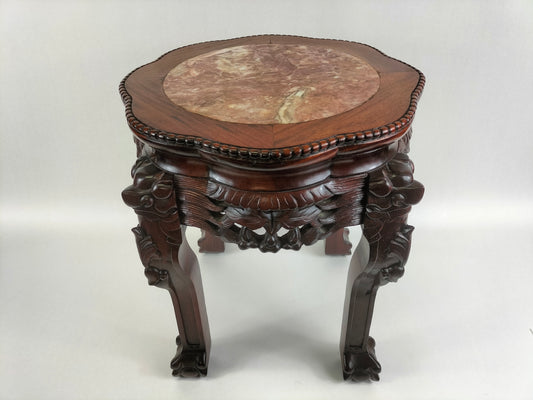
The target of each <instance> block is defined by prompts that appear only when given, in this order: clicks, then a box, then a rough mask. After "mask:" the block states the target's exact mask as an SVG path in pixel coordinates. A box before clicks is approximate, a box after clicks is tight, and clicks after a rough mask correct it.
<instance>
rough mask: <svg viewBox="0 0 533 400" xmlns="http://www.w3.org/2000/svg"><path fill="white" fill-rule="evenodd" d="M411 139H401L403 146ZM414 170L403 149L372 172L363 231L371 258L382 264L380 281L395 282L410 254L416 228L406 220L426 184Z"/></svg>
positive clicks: (405, 147)
mask: <svg viewBox="0 0 533 400" xmlns="http://www.w3.org/2000/svg"><path fill="white" fill-rule="evenodd" d="M408 139H409V138H408V137H407V139H406V140H405V141H404V142H403V143H400V149H401V150H403V151H407V150H408ZM413 172H414V165H413V163H412V162H411V160H410V159H409V157H408V156H407V154H405V153H403V152H400V153H398V154H396V156H395V157H394V158H393V159H392V160H391V161H389V162H388V163H387V164H386V165H385V166H384V167H383V168H381V169H380V170H378V171H374V172H372V173H370V174H369V191H368V199H367V204H366V210H365V217H364V220H363V234H364V235H365V237H366V238H367V240H368V242H369V244H370V247H371V249H373V252H372V253H373V254H374V256H373V257H374V259H373V260H371V261H374V263H377V264H374V265H380V266H381V269H380V277H379V279H380V284H385V283H388V282H396V281H397V280H398V279H399V278H400V277H401V276H402V275H403V272H404V265H405V262H406V261H407V258H408V257H409V250H410V247H411V233H412V231H413V229H414V228H413V227H412V226H411V225H408V224H407V215H408V214H409V211H410V210H411V206H412V205H414V204H416V203H418V202H419V201H420V200H421V199H422V196H423V194H424V187H423V186H422V184H421V183H419V182H417V181H415V180H414V179H413ZM371 257H372V255H371Z"/></svg>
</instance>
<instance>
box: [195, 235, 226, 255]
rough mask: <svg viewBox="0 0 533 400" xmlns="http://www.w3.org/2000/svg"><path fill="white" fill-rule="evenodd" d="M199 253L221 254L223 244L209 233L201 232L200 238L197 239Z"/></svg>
mask: <svg viewBox="0 0 533 400" xmlns="http://www.w3.org/2000/svg"><path fill="white" fill-rule="evenodd" d="M198 248H199V251H200V253H223V252H224V242H223V241H222V240H221V239H220V238H219V237H218V236H216V235H214V234H212V233H211V232H208V231H204V230H202V237H200V239H198Z"/></svg>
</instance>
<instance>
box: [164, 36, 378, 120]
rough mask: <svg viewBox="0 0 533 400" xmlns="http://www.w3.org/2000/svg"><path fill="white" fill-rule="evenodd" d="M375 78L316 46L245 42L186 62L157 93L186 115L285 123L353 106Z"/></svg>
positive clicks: (346, 57)
mask: <svg viewBox="0 0 533 400" xmlns="http://www.w3.org/2000/svg"><path fill="white" fill-rule="evenodd" d="M379 86H380V76H379V74H378V73H377V72H376V70H375V69H374V68H372V67H371V66H370V65H369V64H368V63H367V62H365V61H364V60H363V59H361V58H359V57H356V56H354V55H351V54H347V53H344V52H342V51H340V50H336V49H332V48H328V47H325V46H320V45H299V44H249V45H241V46H234V47H229V48H224V49H221V50H214V51H211V52H208V53H204V54H201V55H199V56H196V57H193V58H190V59H187V60H186V61H184V62H182V63H180V64H178V65H176V66H175V67H174V68H172V69H171V70H170V72H169V73H168V74H167V75H166V77H165V79H164V82H163V90H164V93H165V95H166V96H167V97H168V98H169V99H170V101H171V102H172V103H174V104H176V105H178V106H180V107H183V108H184V109H185V110H187V111H189V112H193V113H196V114H200V115H203V116H206V117H209V118H212V119H215V120H220V121H227V122H236V123H245V124H290V123H299V122H305V121H311V120H316V119H322V118H327V117H330V116H333V115H337V114H340V113H343V112H346V111H348V110H351V109H353V108H356V107H358V106H360V105H361V104H363V103H365V102H366V101H368V100H369V99H370V98H372V96H373V95H374V94H375V93H376V92H377V91H378V89H379Z"/></svg>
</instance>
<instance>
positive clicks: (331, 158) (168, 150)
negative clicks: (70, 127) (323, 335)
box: [120, 35, 424, 381]
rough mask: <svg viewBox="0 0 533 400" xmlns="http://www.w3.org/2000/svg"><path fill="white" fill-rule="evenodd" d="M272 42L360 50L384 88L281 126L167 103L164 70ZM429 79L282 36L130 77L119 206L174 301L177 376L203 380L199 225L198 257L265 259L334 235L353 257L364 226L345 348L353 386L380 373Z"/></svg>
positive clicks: (173, 60)
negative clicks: (384, 289) (188, 231)
mask: <svg viewBox="0 0 533 400" xmlns="http://www.w3.org/2000/svg"><path fill="white" fill-rule="evenodd" d="M271 42H272V43H291V44H292V43H300V44H318V43H319V44H321V45H327V46H330V47H332V48H335V49H338V50H341V51H344V52H347V53H349V54H353V55H356V56H357V57H360V58H362V59H364V60H365V61H366V62H368V63H369V64H370V65H372V67H373V68H375V69H376V70H377V71H379V74H380V77H381V83H380V87H379V90H378V91H377V93H376V94H375V95H374V96H373V97H372V98H371V99H370V100H368V101H367V102H365V103H363V104H362V105H360V106H358V107H356V108H355V109H352V110H349V111H347V112H344V113H341V114H338V115H334V116H332V117H328V118H323V119H318V120H312V121H308V122H303V123H295V124H284V125H283V124H270V125H258V124H242V123H241V124H239V123H229V122H223V121H217V120H214V119H211V118H207V117H204V116H201V115H198V114H194V113H191V112H187V111H186V110H184V109H183V108H181V107H178V106H176V105H174V104H173V103H171V102H170V100H169V99H168V98H166V96H165V95H164V92H163V90H162V82H163V79H164V77H165V75H166V73H168V71H170V70H171V69H172V68H173V67H174V66H175V65H176V64H178V63H179V62H181V61H183V60H186V59H188V58H192V57H195V56H197V55H200V54H204V53H206V52H209V51H212V50H215V49H221V48H225V47H231V46H238V45H242V44H253V43H271ZM423 84H424V78H423V75H422V74H421V73H420V72H419V71H417V70H416V69H414V68H412V67H410V66H408V65H406V64H404V63H402V62H400V61H397V60H394V59H392V58H390V57H387V56H385V55H383V54H382V53H381V52H379V51H378V50H376V49H373V48H371V47H369V46H366V45H363V44H359V43H352V42H345V41H337V40H326V39H310V38H302V37H294V36H275V35H264V36H253V37H248V38H239V39H230V40H223V41H218V42H208V43H201V44H197V45H192V46H187V47H184V48H181V49H177V50H174V51H171V52H169V53H167V54H166V55H164V56H162V57H161V58H160V59H159V60H157V61H155V62H153V63H150V64H147V65H146V66H143V67H141V68H139V69H137V70H135V71H134V72H133V73H131V74H130V75H128V77H126V78H125V79H124V80H123V82H122V83H121V86H120V92H121V95H122V98H123V100H124V102H125V105H126V117H127V120H128V124H129V126H130V128H131V129H132V131H133V133H134V138H135V141H136V143H137V157H138V160H137V163H136V164H135V166H134V168H133V172H132V175H133V184H132V185H131V186H129V187H128V188H126V189H125V190H124V191H123V198H124V201H125V202H126V204H127V205H128V206H130V207H132V208H133V209H134V210H135V212H136V213H137V215H138V216H139V225H138V227H136V228H134V233H135V236H136V240H137V246H138V250H139V254H140V257H141V261H142V263H143V265H144V267H145V275H146V277H147V278H148V281H149V283H150V284H151V285H155V286H159V287H162V288H165V289H167V290H168V291H169V293H170V295H171V298H172V301H173V304H174V310H175V316H176V320H177V325H178V330H179V336H178V339H177V341H176V343H177V354H176V356H175V357H174V359H173V360H172V362H171V368H172V370H173V374H174V375H179V376H203V375H205V374H206V373H207V367H208V362H209V348H210V335H209V326H208V322H207V313H206V308H205V302H204V296H203V290H202V283H201V277H200V270H199V268H198V262H197V260H196V256H195V255H194V253H193V252H192V251H191V250H190V247H189V245H188V244H187V241H186V239H185V235H184V229H185V227H186V226H194V227H197V228H200V229H201V230H202V231H203V236H202V238H201V239H200V241H199V245H200V251H202V252H217V251H220V252H222V251H223V250H224V242H230V243H236V244H237V245H238V246H239V247H240V248H242V249H249V248H257V249H259V250H260V251H262V252H277V251H280V250H282V249H291V250H298V249H299V248H300V247H301V246H303V245H311V244H313V243H315V242H317V241H318V240H322V239H326V253H328V254H349V253H350V249H351V245H350V244H349V242H348V240H347V229H346V228H347V227H349V226H356V225H361V226H362V229H363V236H362V238H361V241H360V243H359V245H358V246H357V248H356V251H355V252H354V254H353V257H352V261H351V264H350V270H349V274H348V283H347V290H346V301H345V307H344V316H343V322H342V339H341V347H340V351H341V359H342V365H343V374H344V378H345V379H347V380H354V381H360V380H377V379H378V378H379V375H378V374H379V372H380V370H381V366H380V365H379V363H378V361H377V359H376V356H375V350H374V347H375V341H374V340H373V339H372V338H371V337H370V336H369V331H370V323H371V319H372V312H373V305H374V300H375V296H376V293H377V289H378V287H379V286H381V285H383V284H385V283H387V282H393V281H396V280H397V279H398V278H399V277H400V276H401V275H402V274H403V269H404V265H405V263H406V261H407V258H408V255H409V249H410V242H411V233H412V230H413V228H412V227H411V226H410V225H408V224H407V215H408V213H409V211H410V209H411V206H412V205H413V204H416V203H417V202H418V201H420V199H421V198H422V195H423V190H424V189H423V186H422V185H421V184H420V183H418V182H417V181H415V180H414V179H413V164H412V162H411V161H410V159H409V158H408V156H407V153H408V149H409V140H410V138H411V128H410V126H411V123H412V120H413V117H414V112H415V109H416V104H417V101H418V98H419V97H420V94H421V91H422V87H423Z"/></svg>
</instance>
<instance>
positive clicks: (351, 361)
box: [342, 337, 381, 382]
mask: <svg viewBox="0 0 533 400" xmlns="http://www.w3.org/2000/svg"><path fill="white" fill-rule="evenodd" d="M375 346H376V342H375V341H374V339H373V338H371V337H369V338H368V343H367V348H366V351H362V350H354V351H349V350H345V351H344V355H343V360H342V361H343V371H342V372H343V375H344V380H352V381H354V382H364V381H379V373H380V372H381V365H380V364H379V362H378V360H377V359H376V352H375V350H374V347H375Z"/></svg>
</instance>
